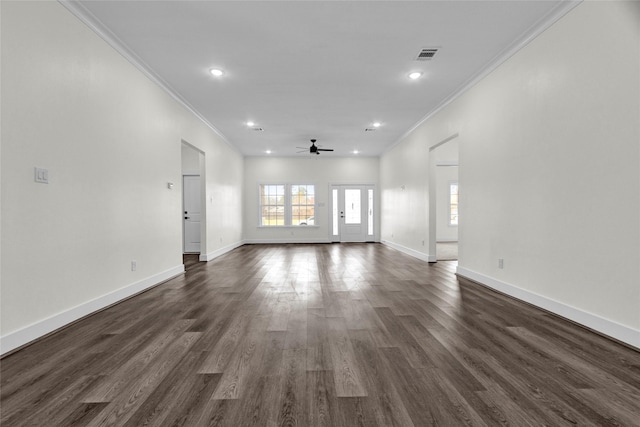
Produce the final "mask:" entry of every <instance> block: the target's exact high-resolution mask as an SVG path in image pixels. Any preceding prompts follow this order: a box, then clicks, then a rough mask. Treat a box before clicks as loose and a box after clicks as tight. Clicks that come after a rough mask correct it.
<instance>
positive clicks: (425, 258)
mask: <svg viewBox="0 0 640 427" xmlns="http://www.w3.org/2000/svg"><path fill="white" fill-rule="evenodd" d="M380 243H382V244H383V245H387V246H389V247H390V248H393V249H395V250H397V251H400V252H402V253H404V254H407V255H410V256H412V257H414V258H418V259H419V260H422V261H426V262H436V256H435V255H429V254H425V253H423V252H418V251H416V250H415V249H411V248H408V247H406V246H402V245H399V244H397V243H394V242H390V241H388V240H381V241H380Z"/></svg>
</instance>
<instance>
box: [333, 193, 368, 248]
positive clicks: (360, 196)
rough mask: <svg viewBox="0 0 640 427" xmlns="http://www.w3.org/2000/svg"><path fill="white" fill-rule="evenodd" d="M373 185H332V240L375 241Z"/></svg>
mask: <svg viewBox="0 0 640 427" xmlns="http://www.w3.org/2000/svg"><path fill="white" fill-rule="evenodd" d="M373 203H374V187H373V185H333V186H332V187H331V221H330V222H331V240H332V241H334V242H372V241H375V227H374V204H373Z"/></svg>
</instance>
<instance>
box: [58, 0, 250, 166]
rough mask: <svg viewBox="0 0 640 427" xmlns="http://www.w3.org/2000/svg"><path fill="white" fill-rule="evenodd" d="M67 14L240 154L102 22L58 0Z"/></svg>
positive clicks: (77, 5) (68, 1) (73, 1)
mask: <svg viewBox="0 0 640 427" xmlns="http://www.w3.org/2000/svg"><path fill="white" fill-rule="evenodd" d="M58 3H60V4H61V5H62V6H64V7H65V8H66V9H67V10H68V11H69V12H71V13H72V14H73V15H74V16H75V17H76V18H78V19H79V20H80V21H81V22H82V23H84V24H85V25H86V26H87V27H89V29H91V31H93V32H94V33H96V34H97V35H98V36H99V37H100V38H101V39H102V40H104V41H105V42H107V44H109V46H111V47H112V48H113V49H115V50H116V51H117V52H118V53H119V54H120V55H122V56H123V57H124V58H125V59H126V60H127V61H129V63H131V64H132V65H133V66H134V67H136V68H137V69H138V70H139V71H140V72H142V74H144V75H145V76H146V77H147V78H149V79H150V80H151V81H152V82H154V83H155V84H157V85H158V86H159V87H160V88H161V89H163V90H164V91H165V92H166V93H167V94H169V96H171V98H173V99H174V100H175V101H176V102H178V103H179V104H180V105H182V106H183V107H184V108H186V109H187V111H189V112H190V113H191V114H193V115H194V116H195V117H197V118H198V119H199V120H200V121H201V122H202V123H204V124H205V125H206V126H207V127H208V128H209V129H211V130H212V131H213V132H214V133H215V134H216V135H218V136H219V137H220V138H221V139H222V140H223V141H224V142H225V143H226V144H227V145H229V147H231V148H232V149H233V150H235V151H236V152H238V153H240V154H242V153H241V152H240V150H239V149H238V147H236V146H235V145H234V144H232V143H231V141H229V140H228V139H227V137H225V136H224V134H223V133H222V132H220V130H218V129H217V128H216V127H215V126H214V125H213V124H212V123H211V122H210V121H209V120H207V119H206V118H205V117H204V116H203V115H202V114H200V112H199V111H198V110H197V109H196V108H195V107H194V106H193V105H191V104H190V103H189V102H188V101H187V100H186V99H185V98H183V97H182V95H180V93H179V92H178V91H176V90H175V89H174V88H173V87H171V85H170V84H169V83H168V82H167V81H165V80H164V79H163V78H162V77H160V76H159V75H158V74H157V73H156V72H155V71H154V70H153V69H152V68H151V67H150V66H149V65H148V64H147V63H146V62H144V61H143V60H142V58H140V57H139V56H138V55H136V53H135V52H134V51H132V50H131V49H130V48H129V47H128V46H127V45H126V44H125V43H124V42H123V41H122V40H121V39H120V38H118V36H116V35H115V34H114V33H113V32H112V31H111V30H109V28H107V26H106V25H104V23H102V21H100V20H99V19H98V18H97V17H96V16H95V15H94V14H93V13H91V11H89V9H87V8H86V7H85V6H84V5H83V4H82V3H80V2H79V1H76V0H58Z"/></svg>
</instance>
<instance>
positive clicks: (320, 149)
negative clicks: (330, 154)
mask: <svg viewBox="0 0 640 427" xmlns="http://www.w3.org/2000/svg"><path fill="white" fill-rule="evenodd" d="M318 151H333V148H318Z"/></svg>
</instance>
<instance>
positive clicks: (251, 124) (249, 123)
mask: <svg viewBox="0 0 640 427" xmlns="http://www.w3.org/2000/svg"><path fill="white" fill-rule="evenodd" d="M254 125H255V123H253V122H247V126H249V127H251V126H254Z"/></svg>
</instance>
